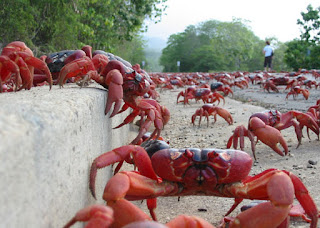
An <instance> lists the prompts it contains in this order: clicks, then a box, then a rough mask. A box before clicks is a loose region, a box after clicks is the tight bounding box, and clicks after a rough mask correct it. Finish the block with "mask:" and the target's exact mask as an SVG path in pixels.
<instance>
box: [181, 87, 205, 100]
mask: <svg viewBox="0 0 320 228" xmlns="http://www.w3.org/2000/svg"><path fill="white" fill-rule="evenodd" d="M210 93H211V91H210V89H208V88H197V87H193V86H190V87H188V88H187V89H185V91H181V92H180V93H179V94H178V96H177V104H178V103H180V102H183V104H189V100H191V99H195V100H196V101H199V100H202V101H203V103H207V100H208V97H209V94H210ZM181 96H183V98H184V99H183V100H182V101H179V98H180V97H181Z"/></svg>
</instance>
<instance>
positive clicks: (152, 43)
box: [144, 37, 167, 51]
mask: <svg viewBox="0 0 320 228" xmlns="http://www.w3.org/2000/svg"><path fill="white" fill-rule="evenodd" d="M144 39H145V40H146V41H147V45H146V49H152V50H160V51H161V50H162V49H163V48H165V47H166V46H167V41H166V40H165V39H162V38H160V37H144Z"/></svg>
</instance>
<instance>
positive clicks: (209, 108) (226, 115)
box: [191, 104, 233, 126]
mask: <svg viewBox="0 0 320 228" xmlns="http://www.w3.org/2000/svg"><path fill="white" fill-rule="evenodd" d="M217 114H218V115H219V116H221V117H222V118H223V119H225V121H227V123H228V124H229V125H232V124H233V119H232V116H231V114H230V112H228V110H226V109H224V108H220V107H217V106H215V105H213V104H205V105H203V106H202V107H201V108H199V109H197V110H196V112H195V113H194V114H193V115H192V117H191V122H192V124H193V125H194V122H195V119H196V117H197V116H199V126H200V123H201V119H202V116H205V117H206V118H207V126H209V116H214V123H215V122H216V121H217Z"/></svg>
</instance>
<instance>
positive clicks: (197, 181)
mask: <svg viewBox="0 0 320 228" xmlns="http://www.w3.org/2000/svg"><path fill="white" fill-rule="evenodd" d="M149 142H151V143H154V142H157V141H149ZM161 142H163V141H161ZM162 148H163V147H162ZM162 148H161V149H160V150H159V149H157V147H154V148H153V149H152V153H153V155H152V156H151V158H150V157H149V155H148V153H149V151H148V153H147V151H146V150H145V149H144V148H143V147H140V146H134V145H128V146H122V147H119V148H116V149H114V150H112V151H109V152H106V153H104V154H102V155H100V156H99V157H97V158H96V159H95V160H94V161H93V163H92V166H91V171H90V182H89V183H90V184H89V185H90V189H91V192H92V194H93V196H95V187H94V185H95V177H96V174H97V169H99V168H103V167H106V166H108V165H111V164H114V163H116V162H123V161H124V160H128V159H129V160H130V157H132V158H133V160H134V163H135V165H136V166H137V168H138V170H139V171H138V172H136V171H122V172H119V173H117V174H115V175H114V176H113V177H112V178H111V179H110V180H109V181H108V183H107V185H106V187H105V190H104V193H103V199H104V200H105V201H106V202H107V205H108V206H110V207H112V208H113V210H114V217H115V221H123V220H124V219H126V221H127V222H128V223H130V222H132V221H133V220H134V218H135V217H136V216H138V215H136V214H139V215H141V213H140V212H139V211H137V210H132V204H131V203H130V202H129V201H126V200H143V199H147V205H148V208H149V211H150V214H151V216H152V218H153V219H154V220H156V216H155V213H154V209H155V207H156V197H159V196H188V195H207V196H218V197H228V198H235V203H234V205H233V206H232V207H231V209H230V210H229V211H228V213H227V215H228V214H229V213H231V212H232V211H233V210H234V209H235V208H236V207H237V205H239V203H241V202H242V200H243V199H251V200H252V199H257V200H268V202H266V203H262V204H260V205H259V206H256V207H253V208H251V209H249V210H247V211H246V212H242V213H240V214H239V215H238V216H237V217H236V219H235V223H237V224H238V225H239V227H240V226H241V227H250V226H249V225H250V224H254V226H252V227H263V225H265V226H266V225H267V224H269V225H270V226H269V227H276V226H278V225H279V224H281V223H282V221H283V220H284V219H286V218H287V216H288V214H289V212H290V208H291V206H292V203H293V199H294V197H296V198H297V200H298V201H299V203H300V204H301V205H302V207H303V208H304V210H305V211H306V214H307V216H309V217H310V219H311V225H310V227H312V228H316V227H317V222H318V209H317V206H316V205H315V203H314V201H313V199H312V198H311V196H310V195H309V194H308V190H307V188H306V187H305V186H304V184H303V183H302V182H301V180H300V179H299V178H298V177H297V176H295V175H294V174H293V173H290V172H287V171H285V170H278V169H268V170H266V171H264V172H262V173H260V174H258V175H256V176H248V174H249V172H250V170H251V166H252V159H251V157H250V156H249V155H248V154H247V153H245V152H243V151H239V150H222V149H214V148H208V149H197V148H186V149H173V148H169V147H167V148H163V149H162ZM123 202H126V203H125V204H124V203H123ZM129 211H130V213H131V214H132V216H131V218H130V217H129V218H128V217H127V216H126V215H127V214H128V212H129ZM130 219H131V220H130ZM235 223H233V225H235ZM118 225H119V226H120V225H125V224H118ZM231 227H232V226H231Z"/></svg>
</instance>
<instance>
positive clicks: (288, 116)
mask: <svg viewBox="0 0 320 228" xmlns="http://www.w3.org/2000/svg"><path fill="white" fill-rule="evenodd" d="M295 119H296V120H295ZM291 126H293V127H294V129H295V132H296V135H297V139H298V145H297V148H298V147H299V146H300V144H301V138H302V130H301V129H302V128H303V127H304V126H306V127H307V130H309V129H311V130H312V131H313V132H314V133H315V134H316V135H317V136H318V139H319V127H318V125H317V123H316V122H315V120H314V119H313V118H312V117H311V116H310V115H308V114H305V113H302V112H299V111H289V112H286V113H283V114H282V113H281V112H279V111H277V110H268V111H265V112H259V113H255V114H253V115H251V116H250V118H249V124H248V129H246V128H245V126H243V125H241V126H238V127H237V128H236V129H235V131H234V134H233V135H232V136H231V137H230V138H229V140H228V142H227V148H231V146H232V144H233V148H234V149H237V147H238V139H239V138H240V148H241V150H243V149H244V137H245V136H246V137H248V138H249V139H250V141H251V148H252V152H253V156H254V158H255V159H256V157H255V143H254V136H257V139H258V140H260V141H261V142H263V143H264V144H266V145H268V146H269V147H270V148H271V149H273V150H274V151H275V152H277V153H278V154H279V155H281V156H283V155H284V154H283V152H282V151H281V150H280V149H279V147H278V146H277V144H278V143H280V144H281V145H282V147H283V148H284V153H285V155H286V154H287V153H288V146H287V143H286V141H285V140H284V138H283V136H282V135H281V133H280V131H281V130H283V129H286V128H288V127H291Z"/></svg>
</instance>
